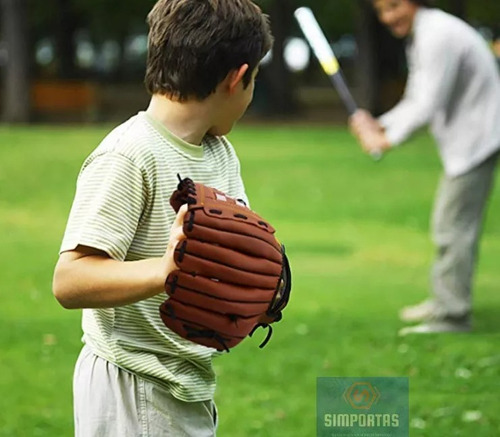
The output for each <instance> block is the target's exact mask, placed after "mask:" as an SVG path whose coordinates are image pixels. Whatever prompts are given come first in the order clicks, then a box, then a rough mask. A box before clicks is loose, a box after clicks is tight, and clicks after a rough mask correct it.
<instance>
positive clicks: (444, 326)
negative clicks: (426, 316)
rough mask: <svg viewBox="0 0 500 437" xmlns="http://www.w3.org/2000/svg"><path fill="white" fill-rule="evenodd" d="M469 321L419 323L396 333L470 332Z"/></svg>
mask: <svg viewBox="0 0 500 437" xmlns="http://www.w3.org/2000/svg"><path fill="white" fill-rule="evenodd" d="M470 331H471V325H470V323H469V322H461V323H457V322H452V321H447V320H442V321H437V320H436V321H432V322H427V323H421V324H420V325H415V326H407V327H405V328H402V329H400V330H399V332H398V335H399V336H401V337H403V336H405V335H409V334H439V333H443V332H456V333H458V332H470Z"/></svg>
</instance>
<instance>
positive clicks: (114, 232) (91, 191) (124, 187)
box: [61, 152, 147, 260]
mask: <svg viewBox="0 0 500 437" xmlns="http://www.w3.org/2000/svg"><path fill="white" fill-rule="evenodd" d="M146 191H147V190H146V188H145V183H144V179H143V177H142V172H141V169H140V168H139V167H138V166H137V165H136V164H135V163H134V162H132V161H131V160H130V159H129V158H127V157H126V156H123V155H121V154H119V153H115V152H107V153H104V154H102V155H98V156H97V157H95V158H93V159H92V160H90V161H88V162H86V163H85V164H84V166H83V168H82V170H81V172H80V175H79V177H78V182H77V188H76V194H75V198H74V201H73V205H72V208H71V212H70V215H69V219H68V223H67V226H66V232H65V234H64V239H63V242H62V246H61V252H65V251H68V250H73V249H75V248H76V247H77V246H78V245H84V246H89V247H93V248H95V249H98V250H102V251H104V252H106V253H107V254H108V255H109V256H110V257H111V258H113V259H117V260H124V259H125V257H126V255H127V251H128V249H129V247H130V244H131V243H132V240H133V239H134V235H135V233H136V230H137V227H138V224H139V221H140V218H141V215H142V212H143V209H144V206H145V199H146Z"/></svg>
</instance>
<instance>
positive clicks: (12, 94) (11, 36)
mask: <svg viewBox="0 0 500 437" xmlns="http://www.w3.org/2000/svg"><path fill="white" fill-rule="evenodd" d="M0 5H1V20H2V21H1V26H2V34H3V40H4V44H5V52H6V63H5V68H4V72H3V84H2V120H3V121H5V122H7V123H23V122H28V121H29V112H30V91H29V88H30V80H29V57H28V37H27V25H26V2H25V0H0Z"/></svg>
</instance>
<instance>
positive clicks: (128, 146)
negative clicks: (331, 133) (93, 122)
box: [61, 112, 247, 402]
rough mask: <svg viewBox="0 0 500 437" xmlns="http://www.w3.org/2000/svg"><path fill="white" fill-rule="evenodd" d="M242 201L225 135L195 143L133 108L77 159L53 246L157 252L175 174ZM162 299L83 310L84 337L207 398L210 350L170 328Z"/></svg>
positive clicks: (136, 255)
mask: <svg viewBox="0 0 500 437" xmlns="http://www.w3.org/2000/svg"><path fill="white" fill-rule="evenodd" d="M178 173H179V174H180V175H181V176H182V177H190V178H192V179H193V180H194V181H196V182H200V183H204V184H206V185H209V186H213V187H215V188H218V189H219V190H221V191H223V192H226V193H228V194H229V195H230V196H233V197H236V198H241V199H244V200H247V198H246V195H245V191H244V187H243V183H242V180H241V176H240V166H239V161H238V158H237V157H236V154H235V152H234V149H233V147H232V146H231V144H230V143H229V142H228V141H227V140H226V139H225V138H224V137H214V136H209V135H207V136H206V137H205V138H204V139H203V142H202V144H201V146H194V145H191V144H188V143H186V142H184V141H183V140H181V139H180V138H178V137H176V136H174V135H173V134H172V133H170V132H169V131H168V130H167V129H166V128H165V127H164V126H163V124H161V123H160V122H158V121H156V120H153V119H152V118H151V117H149V116H148V115H147V114H146V113H145V112H140V113H139V114H137V115H136V116H134V117H132V118H131V119H130V120H128V121H127V122H125V123H123V124H122V125H120V126H118V127H117V128H116V129H114V130H113V131H112V132H111V133H110V134H109V135H108V136H107V137H106V138H105V139H104V140H103V141H102V142H101V144H100V145H99V146H98V147H97V148H96V149H95V150H94V151H93V152H92V153H91V154H90V156H89V157H88V158H87V159H86V160H85V162H84V164H83V166H82V169H81V171H80V174H79V176H78V181H77V189H76V194H75V198H74V202H73V206H72V208H71V212H70V216H69V220H68V224H67V228H66V232H65V235H64V239H63V242H62V246H61V252H64V251H68V250H73V249H75V248H76V247H77V246H78V245H85V246H89V247H93V248H96V249H99V250H102V251H104V252H106V253H107V254H108V255H109V256H110V257H111V258H113V259H116V260H121V261H135V260H140V259H146V258H152V257H161V256H162V255H163V254H164V253H165V250H166V247H167V243H168V239H169V230H170V227H171V225H172V223H173V220H174V218H175V212H174V210H173V209H172V207H171V206H170V203H169V199H170V195H171V193H172V192H173V191H174V189H175V188H176V186H177V183H178V180H177V174H178ZM165 298H166V294H160V295H157V296H155V297H152V298H150V299H146V300H144V301H141V302H137V303H134V304H131V305H126V306H122V307H116V308H107V309H84V310H83V321H82V327H83V333H84V334H83V341H84V342H85V343H86V344H87V345H88V346H89V347H90V348H91V349H92V351H93V352H94V353H95V354H96V355H98V356H100V357H102V358H104V359H106V360H108V361H110V362H112V363H114V364H116V365H117V366H119V367H121V368H123V369H125V370H127V371H130V372H133V373H135V374H137V375H138V376H140V377H142V378H145V379H148V380H152V381H155V382H157V383H160V384H163V385H165V386H166V387H167V388H168V389H169V390H170V392H171V393H172V395H173V396H175V397H176V398H178V399H180V400H182V401H187V402H194V401H202V400H209V399H212V398H213V394H214V391H215V375H214V372H213V369H212V356H213V355H214V353H216V352H215V350H214V349H210V348H206V347H204V346H198V345H196V344H194V343H192V342H190V341H188V340H184V339H182V338H181V337H179V336H178V335H176V334H175V333H173V332H172V331H169V330H168V329H167V328H166V327H165V325H164V324H163V322H162V321H161V318H160V315H159V306H160V304H161V303H162V302H163V300H164V299H165Z"/></svg>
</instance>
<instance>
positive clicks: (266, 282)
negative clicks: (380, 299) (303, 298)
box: [160, 177, 291, 351]
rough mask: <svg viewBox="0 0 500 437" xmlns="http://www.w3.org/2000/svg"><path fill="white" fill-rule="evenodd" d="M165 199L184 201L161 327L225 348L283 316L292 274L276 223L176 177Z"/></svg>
mask: <svg viewBox="0 0 500 437" xmlns="http://www.w3.org/2000/svg"><path fill="white" fill-rule="evenodd" d="M179 180H180V182H179V185H178V187H177V190H176V191H174V193H173V194H172V197H171V199H170V204H171V205H172V207H173V208H174V210H175V211H178V210H179V208H180V207H181V206H182V205H183V204H187V205H188V211H187V213H186V215H185V217H184V225H183V231H184V234H185V235H186V239H184V240H182V241H181V242H179V243H178V245H177V247H176V249H175V254H174V259H175V263H176V264H177V266H178V267H179V270H175V271H173V272H172V273H170V274H169V275H168V277H167V280H166V283H165V290H166V292H167V294H168V298H167V299H166V300H165V302H163V304H162V305H161V307H160V314H161V318H162V320H163V322H164V323H165V325H166V326H167V327H168V328H170V329H171V330H172V331H174V332H176V333H177V334H178V335H180V336H181V337H183V338H186V339H189V340H191V341H193V342H195V343H198V344H201V345H204V346H208V347H213V348H215V349H217V350H219V351H223V350H225V351H229V349H230V348H232V347H234V346H236V345H237V344H238V343H240V342H241V341H242V340H243V339H244V338H245V337H246V336H248V335H249V336H251V335H252V334H253V332H254V331H255V330H256V329H257V328H259V327H265V328H268V334H267V337H266V339H265V340H264V342H263V343H262V344H261V345H260V347H263V346H264V345H265V344H266V343H267V341H268V340H269V339H270V337H271V334H272V327H271V326H270V324H271V323H273V322H277V321H279V320H280V319H281V317H282V314H281V312H282V310H283V309H284V308H285V306H286V305H287V303H288V299H289V296H290V290H291V272H290V267H289V264H288V260H287V257H286V255H285V249H284V247H283V245H281V244H280V243H279V241H278V240H277V239H276V238H275V236H274V232H275V230H274V228H273V227H272V226H271V225H270V224H269V223H268V222H267V221H265V220H264V219H262V217H260V216H259V215H257V214H256V213H255V212H253V211H251V210H250V209H249V208H248V207H247V206H246V205H245V203H244V202H243V201H241V200H236V199H233V198H231V197H229V196H226V195H225V194H224V193H222V192H221V191H218V190H216V189H214V188H210V187H207V186H205V185H202V184H198V183H194V182H193V181H192V180H191V179H188V178H186V179H183V180H181V178H180V177H179Z"/></svg>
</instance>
